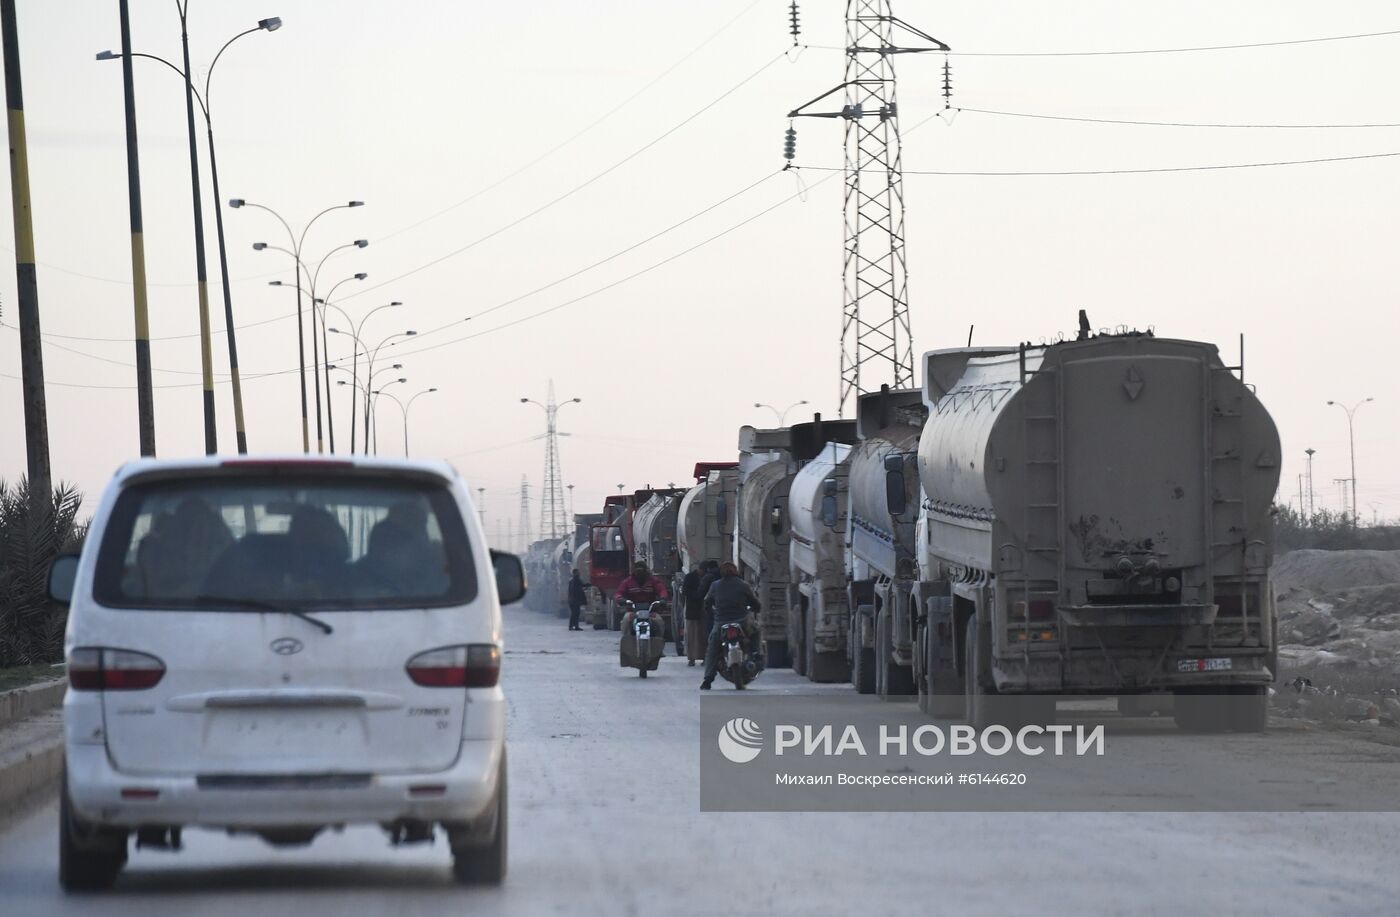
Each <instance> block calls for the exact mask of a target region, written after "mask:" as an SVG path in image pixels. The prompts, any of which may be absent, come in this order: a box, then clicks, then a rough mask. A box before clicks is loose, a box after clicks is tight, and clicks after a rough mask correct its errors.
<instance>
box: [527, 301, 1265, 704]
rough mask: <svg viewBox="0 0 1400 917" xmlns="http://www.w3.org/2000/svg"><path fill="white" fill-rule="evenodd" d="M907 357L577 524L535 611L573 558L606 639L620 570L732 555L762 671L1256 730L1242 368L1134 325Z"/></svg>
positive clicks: (1252, 497) (1251, 500)
mask: <svg viewBox="0 0 1400 917" xmlns="http://www.w3.org/2000/svg"><path fill="white" fill-rule="evenodd" d="M1083 324H1084V322H1083V319H1082V318H1081V326H1083ZM920 364H921V365H920V367H919V368H920V370H921V373H920V374H921V377H922V379H923V384H922V387H921V388H918V389H903V390H899V389H889V388H885V389H882V390H881V391H879V392H873V393H870V394H866V395H864V396H862V397H861V398H859V400H858V404H857V413H856V417H855V419H853V420H851V419H847V420H827V419H823V418H822V417H821V416H820V415H817V416H815V417H814V418H813V419H812V420H811V421H809V422H805V423H798V424H794V425H792V426H790V427H783V428H780V429H755V428H754V427H751V426H745V427H742V428H740V430H739V437H738V440H739V441H738V455H737V457H736V460H734V461H726V462H702V463H700V464H697V465H696V466H695V479H696V484H695V485H694V486H693V487H690V488H686V489H652V488H647V489H643V490H638V491H635V492H634V493H630V494H617V495H614V496H609V497H608V498H607V499H606V502H605V505H604V506H603V511H602V513H600V514H591V515H580V516H577V517H575V519H576V523H577V527H576V530H575V533H574V534H573V535H572V536H571V537H568V538H565V539H562V540H558V541H552V542H539V543H536V545H534V546H532V548H531V550H530V552H529V557H528V562H529V566H530V568H531V575H532V585H535V586H536V587H537V588H536V591H537V593H538V594H541V595H542V599H540V600H541V601H543V602H545V603H546V604H549V605H551V606H552V607H559V606H562V605H563V604H564V602H565V598H564V595H565V591H564V590H565V585H566V583H567V579H568V576H569V571H570V570H571V569H574V568H577V569H579V570H580V573H581V574H582V576H583V578H584V580H585V582H589V583H591V584H592V586H593V587H594V588H593V589H591V590H589V592H590V607H589V608H588V609H587V614H588V615H590V616H591V618H592V623H593V626H594V627H595V628H605V627H610V628H616V627H617V626H618V624H619V620H620V618H621V610H620V609H619V608H618V607H617V605H616V603H614V602H613V600H612V594H613V592H614V591H615V590H616V588H617V586H618V584H619V583H620V582H621V580H622V578H623V577H625V576H626V575H627V574H628V572H629V569H630V565H631V564H632V562H633V561H635V560H644V561H646V562H647V563H648V564H649V565H650V567H651V568H652V570H653V571H654V572H655V573H656V574H657V575H659V576H662V577H664V578H668V579H669V581H670V582H672V583H673V584H674V588H673V592H676V593H679V590H680V584H681V578H682V577H683V575H684V573H685V571H687V570H689V569H690V568H691V567H692V566H693V565H697V564H700V563H702V562H704V561H707V560H719V561H733V562H734V563H735V564H737V565H738V567H739V569H740V571H741V573H742V575H743V576H744V577H745V579H746V580H747V581H748V582H749V583H750V584H751V585H752V586H753V588H754V591H755V593H756V594H757V595H758V596H759V597H760V600H761V601H762V605H763V607H762V610H761V612H760V613H759V615H758V619H759V624H760V626H761V629H762V635H763V640H764V644H765V651H766V658H767V664H768V666H769V667H770V668H777V667H786V666H791V668H792V669H793V670H794V671H795V672H797V673H798V674H801V675H805V676H806V677H807V678H809V679H811V680H813V681H817V682H841V681H846V680H849V681H850V682H851V683H852V684H853V685H854V687H855V689H856V690H857V691H859V692H861V693H870V694H876V695H879V696H881V697H884V698H890V697H897V696H907V695H918V698H919V704H920V707H921V708H922V709H923V710H924V711H925V712H927V713H929V714H931V715H935V716H964V717H966V718H967V719H968V720H969V721H970V722H973V723H974V724H975V725H977V726H979V728H980V726H981V725H983V724H984V723H987V722H989V721H990V720H989V717H991V716H992V714H990V713H989V712H988V711H989V705H993V704H996V703H998V701H997V700H995V699H996V698H1009V697H1015V698H1018V701H1017V702H1018V703H1022V704H1029V705H1030V707H1031V709H1032V710H1035V711H1037V715H1038V716H1040V717H1043V718H1049V717H1053V715H1054V711H1053V705H1054V703H1055V700H1056V696H1057V695H1094V696H1103V695H1112V696H1115V697H1118V698H1119V705H1120V709H1123V708H1124V707H1125V706H1127V707H1132V706H1133V705H1136V704H1148V703H1157V702H1159V701H1161V700H1162V699H1163V698H1164V697H1165V696H1171V697H1172V701H1171V702H1170V704H1168V705H1167V706H1170V707H1171V708H1172V711H1173V714H1174V716H1175V717H1176V719H1177V722H1178V723H1179V724H1180V725H1181V726H1182V727H1183V728H1187V729H1193V730H1207V731H1216V730H1238V731H1255V730H1259V729H1262V728H1263V726H1264V723H1265V719H1266V715H1267V692H1268V685H1269V684H1270V682H1272V681H1273V680H1274V677H1275V675H1276V673H1277V671H1278V665H1277V640H1276V634H1275V619H1276V614H1275V606H1274V596H1273V589H1272V585H1271V580H1270V568H1271V565H1272V560H1273V517H1272V503H1273V497H1274V494H1275V491H1276V488H1277V486H1278V482H1279V475H1280V458H1281V454H1280V445H1279V437H1278V431H1277V429H1276V427H1275V426H1274V423H1273V421H1272V419H1271V418H1270V416H1269V414H1268V412H1267V410H1265V408H1264V407H1263V405H1262V404H1261V402H1260V401H1259V399H1258V398H1257V397H1256V395H1255V393H1254V391H1253V390H1252V389H1251V388H1250V387H1249V386H1246V385H1245V384H1244V382H1243V379H1242V375H1243V367H1242V366H1227V365H1226V364H1225V363H1224V361H1223V360H1222V359H1221V357H1220V354H1219V352H1218V350H1217V348H1216V347H1215V346H1214V345H1211V344H1207V343H1201V342H1196V341H1189V340H1173V339H1166V338H1159V337H1156V336H1155V335H1153V334H1152V333H1151V332H1143V333H1140V332H1136V331H1126V330H1120V331H1118V332H1116V333H1100V334H1092V333H1089V332H1088V331H1087V330H1081V333H1080V336H1079V338H1078V339H1075V340H1068V341H1062V342H1056V343H1052V344H1048V345H1041V346H1031V345H1018V346H1011V347H966V348H958V349H951V350H935V351H931V352H928V353H925V354H923V356H922V359H921V361H920ZM677 618H679V611H678V612H677ZM677 623H679V622H677ZM667 636H668V638H670V637H671V634H669V633H668V635H667ZM1152 695H1156V696H1157V697H1156V698H1154V697H1152ZM1222 697H1223V698H1224V700H1225V702H1222Z"/></svg>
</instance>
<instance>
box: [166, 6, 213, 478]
mask: <svg viewBox="0 0 1400 917" xmlns="http://www.w3.org/2000/svg"><path fill="white" fill-rule="evenodd" d="M175 8H176V9H177V10H178V11H179V13H180V47H181V49H182V51H183V53H184V59H185V70H184V76H185V123H186V126H187V129H188V132H189V140H190V196H191V198H192V199H193V202H194V265H195V282H196V284H197V285H198V292H199V364H200V371H201V378H202V380H203V388H204V452H205V454H207V455H213V454H214V453H216V452H218V451H219V435H218V431H217V430H216V429H215V426H214V353H213V342H212V340H211V339H210V331H209V280H208V276H207V268H206V265H205V261H204V202H203V200H202V196H201V194H200V190H199V152H198V151H199V145H198V141H197V140H196V139H195V129H194V83H193V81H192V80H191V79H190V33H189V28H188V20H189V16H188V14H189V9H190V0H175Z"/></svg>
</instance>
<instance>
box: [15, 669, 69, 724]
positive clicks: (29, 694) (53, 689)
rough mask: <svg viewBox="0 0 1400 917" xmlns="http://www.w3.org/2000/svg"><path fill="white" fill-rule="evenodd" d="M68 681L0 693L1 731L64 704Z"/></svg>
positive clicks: (45, 683) (51, 682)
mask: <svg viewBox="0 0 1400 917" xmlns="http://www.w3.org/2000/svg"><path fill="white" fill-rule="evenodd" d="M67 689H68V679H66V678H58V679H55V680H53V681H44V682H40V683H39V684H37V685H28V686H26V687H23V688H15V689H13V690H10V691H4V692H0V729H3V728H4V727H6V726H8V725H9V724H11V723H13V722H16V721H17V720H22V719H25V718H26V717H31V716H33V715H34V714H36V713H43V712H44V711H45V710H51V709H53V708H54V707H57V706H59V705H60V704H62V703H63V692H64V691H66V690H67Z"/></svg>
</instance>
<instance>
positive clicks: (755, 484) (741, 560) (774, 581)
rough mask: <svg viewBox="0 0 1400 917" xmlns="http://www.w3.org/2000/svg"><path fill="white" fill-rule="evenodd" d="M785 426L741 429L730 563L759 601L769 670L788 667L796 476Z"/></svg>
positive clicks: (787, 431) (789, 662)
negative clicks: (791, 493) (791, 506)
mask: <svg viewBox="0 0 1400 917" xmlns="http://www.w3.org/2000/svg"><path fill="white" fill-rule="evenodd" d="M791 446H792V443H791V435H790V431H789V430H788V429H787V428H780V429H773V430H759V429H755V428H754V427H750V426H744V427H740V428H739V494H738V503H739V511H738V513H737V518H736V522H737V528H736V530H735V533H734V563H735V565H736V566H738V568H739V575H740V576H742V577H743V578H744V580H745V581H746V582H747V583H748V584H749V586H750V587H751V588H752V589H753V591H754V594H755V595H757V596H758V597H759V601H760V602H761V603H762V605H763V607H762V610H761V611H760V612H759V614H758V625H759V630H760V631H761V632H762V634H763V642H764V646H765V647H766V649H767V667H768V668H770V669H773V668H785V667H787V666H789V665H791V664H792V662H791V657H790V655H789V653H788V586H789V579H788V577H789V557H788V542H789V531H788V512H787V504H788V487H789V486H790V485H791V484H792V479H793V476H794V475H796V474H797V463H796V461H795V460H794V458H793V455H792V451H791Z"/></svg>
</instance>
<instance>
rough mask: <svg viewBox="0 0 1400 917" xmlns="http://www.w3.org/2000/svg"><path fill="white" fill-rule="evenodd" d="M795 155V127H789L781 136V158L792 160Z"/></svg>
mask: <svg viewBox="0 0 1400 917" xmlns="http://www.w3.org/2000/svg"><path fill="white" fill-rule="evenodd" d="M796 156H797V128H794V127H790V128H788V129H787V134H786V135H785V136H784V137H783V158H784V159H787V160H792V159H793V158H794V157H796Z"/></svg>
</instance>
